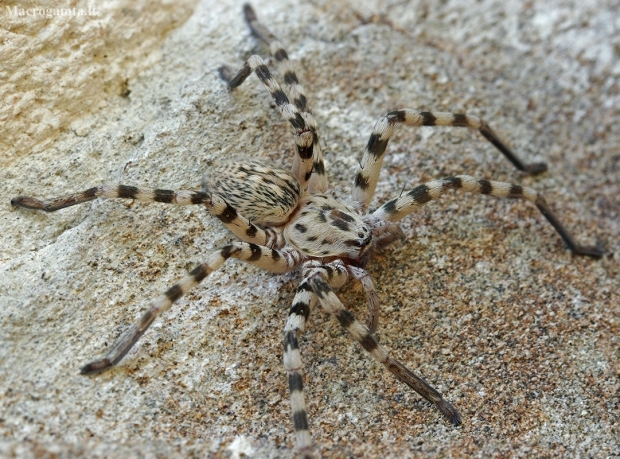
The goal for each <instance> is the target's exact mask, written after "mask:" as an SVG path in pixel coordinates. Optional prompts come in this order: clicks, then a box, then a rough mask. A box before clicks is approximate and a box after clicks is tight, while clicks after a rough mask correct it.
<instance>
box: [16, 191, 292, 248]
mask: <svg viewBox="0 0 620 459" xmlns="http://www.w3.org/2000/svg"><path fill="white" fill-rule="evenodd" d="M97 198H125V199H135V200H137V201H142V202H161V203H166V204H175V205H178V206H187V205H193V204H203V205H204V206H205V207H206V208H207V209H208V210H209V212H210V213H211V214H212V215H213V216H215V217H217V218H219V219H220V220H221V221H222V223H223V224H224V225H225V226H226V228H228V229H229V230H230V231H231V232H232V233H233V234H234V235H235V236H237V237H238V238H239V239H241V240H242V241H245V242H250V243H253V244H258V245H263V246H267V247H274V248H279V247H282V246H283V245H284V239H283V236H282V234H281V233H280V232H277V231H275V230H273V229H270V228H269V229H263V228H260V227H258V226H256V225H254V224H253V223H252V222H250V221H249V220H248V219H246V218H244V217H243V215H240V214H239V213H238V212H237V211H236V210H235V209H234V208H233V207H232V206H230V205H229V204H228V203H227V202H226V201H225V200H224V199H223V198H222V197H220V196H218V195H216V194H211V193H205V192H203V191H190V190H180V191H173V190H162V189H148V188H138V187H135V186H128V185H100V186H96V187H93V188H89V189H88V190H85V191H81V192H79V193H73V194H69V195H65V196H61V197H58V198H53V199H46V200H40V199H37V198H32V197H29V196H17V197H16V198H13V199H11V205H12V206H14V207H23V208H26V209H35V210H43V211H45V212H54V211H56V210H60V209H64V208H65V207H71V206H75V205H77V204H82V203H84V202H88V201H92V200H94V199H97Z"/></svg>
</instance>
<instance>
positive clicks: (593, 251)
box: [571, 245, 605, 258]
mask: <svg viewBox="0 0 620 459" xmlns="http://www.w3.org/2000/svg"><path fill="white" fill-rule="evenodd" d="M571 250H572V252H573V253H574V254H575V255H585V256H588V257H593V258H601V257H602V256H603V255H605V251H604V250H603V249H602V248H600V247H594V246H591V245H577V246H575V247H571Z"/></svg>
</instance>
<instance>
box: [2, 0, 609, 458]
mask: <svg viewBox="0 0 620 459" xmlns="http://www.w3.org/2000/svg"><path fill="white" fill-rule="evenodd" d="M244 12H245V17H246V20H247V22H248V25H249V26H250V29H251V31H252V33H253V34H254V35H255V36H257V37H258V38H259V39H261V40H263V41H264V42H266V43H267V44H269V46H270V48H271V52H272V54H273V56H274V57H275V60H276V61H277V62H278V63H279V67H280V70H281V73H282V76H283V79H284V81H285V83H286V85H287V91H286V92H285V91H284V90H283V89H282V88H281V87H280V85H279V84H278V82H277V81H276V80H275V79H274V78H273V76H272V75H271V73H270V71H269V69H268V68H267V66H266V64H265V62H264V61H263V60H262V59H261V58H260V57H259V56H256V55H253V56H251V57H250V58H249V59H248V60H247V61H246V63H245V64H244V66H243V67H242V68H241V70H240V71H239V72H237V73H236V74H233V72H231V71H230V70H229V69H228V68H227V67H222V68H221V69H220V75H221V76H222V78H223V79H224V80H225V81H226V82H227V83H228V87H229V89H230V90H233V89H235V88H236V87H237V86H239V85H240V84H242V83H243V81H245V79H246V78H247V77H248V76H249V75H251V74H252V73H253V72H254V73H256V75H257V76H258V78H259V79H260V81H261V82H262V83H263V84H264V85H265V87H266V88H267V89H268V91H269V92H270V94H271V96H272V98H273V100H274V102H275V103H276V106H277V108H278V110H279V111H280V113H281V115H282V117H283V118H284V120H286V121H287V122H288V123H289V124H290V126H291V131H292V134H293V136H294V139H295V144H296V155H295V158H294V161H293V166H292V171H290V172H289V171H287V170H284V169H282V168H278V167H275V166H272V165H269V164H267V163H265V162H263V161H258V160H250V159H243V160H241V161H231V162H226V163H223V164H215V165H214V166H213V167H212V168H211V169H210V170H209V171H208V172H207V174H206V175H205V177H204V179H203V184H202V189H201V190H200V191H190V190H180V191H171V190H159V189H157V190H147V189H143V188H138V187H135V186H127V185H115V186H109V185H101V186H96V187H93V188H89V189H87V190H86V191H83V192H79V193H75V194H71V195H67V196H63V197H60V198H56V199H51V200H46V201H42V200H38V199H35V198H31V197H25V196H20V197H17V198H14V199H13V200H12V201H11V203H12V204H13V205H14V206H18V207H25V208H31V209H38V210H44V211H55V210H59V209H62V208H64V207H68V206H72V205H75V204H79V203H83V202H86V201H90V200H93V199H96V198H98V197H106V198H127V199H136V200H140V201H155V202H161V203H169V204H175V205H203V206H204V207H205V208H206V209H207V210H208V212H209V213H211V214H212V215H213V216H215V217H217V218H219V219H220V220H221V222H222V223H223V224H224V225H225V226H226V228H228V229H229V230H230V231H231V232H232V233H233V234H234V235H235V236H237V237H238V238H239V239H240V241H238V242H232V243H230V244H228V245H225V246H224V247H221V248H219V249H217V250H214V251H213V252H211V253H210V254H208V255H207V256H206V259H205V261H204V262H203V263H202V264H200V265H198V266H197V267H196V268H194V269H193V270H192V271H190V272H189V273H188V274H187V276H185V277H184V278H183V279H181V280H180V281H178V282H177V283H175V284H174V285H173V286H171V287H170V288H169V289H168V290H167V291H166V292H165V293H164V294H163V295H162V296H160V297H159V298H157V299H155V300H154V301H153V302H152V303H151V305H150V307H149V308H148V310H147V311H146V312H145V313H144V314H143V315H142V317H141V318H140V319H139V320H138V321H137V322H136V323H135V324H134V325H132V326H131V327H130V328H129V330H127V332H126V333H124V334H123V335H122V336H121V338H120V339H119V340H118V342H117V343H116V344H115V345H114V346H113V347H112V348H111V349H110V350H109V351H108V353H107V355H106V356H105V357H104V358H103V359H101V360H97V361H94V362H92V363H89V364H87V365H86V366H84V367H83V368H82V373H95V372H99V371H103V370H105V369H107V368H109V367H111V366H113V365H115V364H117V363H118V362H119V361H120V360H121V359H122V358H123V356H124V355H126V353H127V352H129V350H130V349H131V348H132V346H133V345H134V344H135V343H136V342H137V341H138V340H139V338H140V337H141V336H142V334H144V332H145V331H146V330H147V329H148V327H149V326H150V325H151V324H152V323H153V321H154V320H155V319H156V318H157V317H158V316H159V315H160V314H161V313H162V312H164V311H166V310H167V309H168V308H170V306H171V305H172V304H173V303H174V302H175V301H177V300H178V299H179V298H181V296H183V295H184V294H185V293H187V292H188V291H189V290H190V289H191V288H192V287H194V286H195V285H196V284H198V283H199V282H201V281H202V280H204V279H205V278H206V277H207V276H208V275H209V274H211V273H212V272H213V271H214V270H216V269H218V268H219V267H220V266H222V264H223V263H224V262H225V261H226V260H228V259H229V258H237V259H239V260H242V261H246V262H248V263H251V264H253V265H255V266H258V267H261V268H263V269H266V270H268V271H271V272H274V273H284V272H290V271H293V270H298V271H299V272H300V284H299V287H298V288H297V291H296V293H295V296H294V299H293V304H292V306H291V308H290V312H289V316H288V319H287V321H286V325H285V327H284V340H283V341H284V358H283V361H284V367H285V368H286V370H287V374H288V383H289V390H290V401H291V410H292V417H293V424H294V428H295V432H296V446H297V448H298V449H299V450H300V451H302V452H304V453H307V454H308V455H310V454H311V446H312V440H311V436H310V430H309V425H308V415H307V409H306V402H305V399H304V391H303V378H302V371H303V364H302V360H301V352H300V348H299V342H298V337H299V336H298V335H299V334H300V333H301V332H303V330H304V328H305V325H306V321H307V320H308V317H309V315H310V313H311V312H312V310H313V308H314V307H315V306H316V304H317V303H318V304H320V306H321V307H323V308H324V309H325V310H326V311H327V312H329V313H330V314H332V315H333V316H334V317H335V318H336V319H337V320H338V322H339V323H340V324H341V326H342V327H343V328H344V329H345V330H346V331H347V332H348V333H349V334H350V335H351V337H352V338H353V339H354V340H356V341H357V342H358V343H359V344H360V345H361V346H362V347H363V348H364V349H365V350H366V351H367V352H368V353H369V354H370V355H371V356H372V357H373V358H374V359H375V360H377V361H378V362H379V363H381V364H383V365H384V366H385V367H386V368H387V369H388V370H389V371H390V372H391V373H392V374H393V375H394V376H395V377H396V378H397V379H399V380H400V381H401V382H403V383H405V384H407V385H408V386H409V387H411V388H412V389H414V390H415V391H416V392H418V393H419V394H420V395H421V396H423V397H424V398H426V399H427V400H428V401H430V402H431V403H433V404H434V405H435V406H436V407H437V408H438V409H439V410H440V411H441V412H442V413H443V414H444V415H445V416H446V417H447V418H448V420H449V421H450V422H451V423H452V424H454V425H455V426H458V425H459V424H461V416H460V414H459V413H458V411H457V410H456V409H455V408H454V407H453V406H452V405H451V404H450V403H449V402H447V401H446V400H445V399H444V398H443V397H442V396H441V394H440V393H439V392H437V391H436V390H435V389H433V388H432V387H431V386H430V385H429V384H428V383H426V382H425V381H424V380H423V379H421V378H420V377H418V376H416V375H415V374H414V373H413V372H412V371H410V370H409V369H408V368H406V367H405V366H404V365H402V364H401V363H400V362H398V361H397V360H395V359H394V358H393V357H391V356H390V353H389V351H388V350H387V349H385V348H384V347H382V346H381V345H380V344H379V343H378V342H377V340H376V339H375V337H374V336H373V334H374V332H375V331H376V328H377V326H378V314H379V301H378V299H377V295H376V293H375V290H374V287H373V284H372V281H371V280H370V276H369V274H368V272H367V271H366V270H365V267H366V265H367V263H368V262H369V261H370V260H371V258H372V254H373V253H374V252H375V250H376V249H382V248H384V247H386V246H387V245H389V244H390V243H392V242H394V241H395V240H397V239H401V238H402V237H403V234H402V232H401V230H400V228H399V226H398V223H397V222H398V221H399V220H401V219H402V218H404V217H406V216H407V215H409V214H411V213H412V212H413V211H415V210H417V209H418V208H419V207H420V206H422V205H424V204H425V203H427V202H429V201H431V200H434V199H437V198H439V197H440V196H442V195H443V194H444V193H446V192H447V191H449V190H461V191H466V192H470V193H478V194H485V195H491V196H496V197H510V198H519V199H525V200H528V201H531V202H533V203H534V204H535V205H536V206H537V207H538V209H539V210H540V211H541V212H542V213H543V215H544V216H545V217H546V218H547V220H548V221H549V222H550V223H551V225H552V226H553V227H554V228H555V229H556V231H557V232H558V234H559V235H560V237H561V238H562V239H563V240H564V242H565V243H566V244H567V245H568V247H569V249H570V250H572V251H573V252H574V253H575V254H580V255H588V256H593V257H598V256H600V255H602V251H601V250H599V249H597V248H594V247H588V246H582V245H579V244H577V243H576V242H575V241H574V239H573V238H572V236H571V235H570V234H569V232H568V231H567V230H566V229H565V228H564V227H563V226H562V224H561V223H560V222H559V220H558V219H557V217H556V216H555V215H554V214H553V213H552V212H551V210H550V207H549V206H548V205H547V203H546V202H545V200H544V199H543V198H542V196H541V195H540V194H539V193H538V192H537V191H536V190H534V189H532V188H526V187H522V186H519V185H511V184H508V183H503V182H495V181H489V180H482V179H477V178H474V177H471V176H467V175H459V176H453V177H447V178H443V179H439V180H433V181H431V182H428V183H426V184H423V185H419V186H417V187H415V188H413V189H411V190H409V191H406V192H405V191H404V192H403V193H401V195H400V196H398V197H396V198H394V199H392V200H390V201H388V202H386V203H384V204H383V205H381V206H379V207H378V208H377V209H376V210H373V211H368V207H369V204H370V202H371V200H372V198H373V195H374V190H375V187H376V185H377V181H378V177H379V172H380V170H381V165H382V162H383V159H384V156H385V152H386V148H387V145H388V142H389V139H390V137H391V136H392V135H393V134H394V132H395V131H396V129H397V127H398V126H400V125H409V126H453V127H467V128H471V129H475V130H478V131H479V132H480V133H481V134H482V135H483V136H484V137H485V138H486V139H487V140H489V141H490V142H491V143H492V144H493V145H494V146H495V147H497V148H498V150H500V151H501V152H502V153H503V154H504V155H505V156H506V157H507V158H508V159H509V160H510V161H511V162H512V163H513V164H514V165H515V166H516V167H517V168H518V169H520V170H522V171H524V172H528V173H539V172H543V171H545V170H546V165H545V164H543V163H534V164H524V163H523V162H522V161H521V160H520V159H519V158H517V157H516V155H515V154H514V153H513V152H512V151H511V150H510V149H509V148H508V147H507V146H506V145H505V144H504V142H502V140H501V139H499V138H498V137H497V136H496V135H495V133H494V132H493V131H492V130H491V129H490V127H489V126H488V125H487V124H486V123H485V122H483V121H482V120H481V119H480V118H477V117H474V116H467V115H464V114H453V113H444V112H428V111H415V110H410V109H403V110H396V111H392V112H389V113H387V114H386V115H384V116H382V117H381V118H380V119H379V120H378V121H377V123H376V124H375V127H374V129H373V132H372V134H371V136H370V139H369V141H368V144H367V146H366V150H365V152H364V154H363V156H362V158H361V161H360V165H359V168H358V170H357V172H356V174H355V177H354V182H353V189H352V196H351V200H350V202H349V203H343V202H340V201H338V200H336V199H334V198H332V197H330V196H329V195H328V194H327V193H326V192H327V189H328V187H327V179H326V176H325V167H324V164H323V156H322V152H321V149H320V144H319V137H318V133H317V126H316V123H315V120H314V118H313V116H312V114H311V113H310V111H309V109H308V107H307V99H306V96H305V93H304V91H303V88H302V87H301V85H300V84H299V81H298V79H297V76H296V74H295V72H294V70H293V68H292V66H291V64H290V62H289V60H288V57H287V54H286V52H285V50H284V48H283V46H282V45H281V44H280V43H279V42H278V41H277V40H276V39H275V37H274V36H273V35H272V34H271V33H270V32H269V30H267V29H266V28H265V27H264V26H262V25H261V24H260V23H259V22H258V21H257V19H256V15H255V14H254V11H253V10H252V8H251V7H249V6H247V5H246V6H245V7H244ZM349 278H353V279H355V280H359V281H360V283H361V284H362V286H363V288H364V291H365V293H366V296H367V299H368V305H369V318H368V320H367V325H364V324H362V323H361V322H360V321H358V320H357V319H356V318H355V316H354V315H353V314H352V313H351V312H350V311H349V310H348V309H347V308H346V307H345V306H344V304H343V303H342V302H341V300H340V299H339V298H338V296H336V294H335V293H334V290H335V289H338V288H340V287H342V286H343V285H344V284H345V283H346V281H347V280H348V279H349Z"/></svg>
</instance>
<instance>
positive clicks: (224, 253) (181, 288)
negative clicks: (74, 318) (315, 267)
mask: <svg viewBox="0 0 620 459" xmlns="http://www.w3.org/2000/svg"><path fill="white" fill-rule="evenodd" d="M229 258H237V259H238V260H241V261H245V262H248V263H251V264H253V265H256V266H258V267H260V268H263V269H265V270H267V271H271V272H274V273H284V272H287V271H291V270H292V269H294V268H295V267H296V266H297V265H298V264H299V262H300V261H301V256H300V255H299V253H298V252H296V251H294V250H285V251H284V250H282V251H278V250H274V249H270V248H268V247H261V246H259V245H256V244H248V243H245V242H234V243H232V244H230V245H227V246H224V247H222V248H221V249H219V250H217V251H215V252H213V253H211V254H210V255H209V256H208V257H207V261H206V262H205V263H202V264H200V265H198V266H197V267H196V268H194V269H193V270H191V271H190V272H189V274H188V275H187V276H185V277H184V278H183V279H181V280H180V281H179V282H177V283H175V284H174V285H173V286H172V287H170V288H169V289H168V290H166V292H165V293H164V294H163V295H161V296H160V297H159V298H157V299H156V300H155V301H153V302H152V303H151V306H150V307H149V309H148V310H147V311H146V312H145V313H144V314H143V315H142V316H141V317H140V319H138V321H137V322H136V323H134V324H133V325H132V326H131V327H130V328H129V330H127V331H126V332H125V333H124V334H123V335H122V336H121V337H120V338H119V340H118V341H117V342H116V344H115V345H114V346H113V347H112V349H110V351H109V352H108V353H107V354H106V356H105V357H104V358H103V359H101V360H97V361H94V362H91V363H89V364H87V365H85V366H83V367H82V369H81V373H83V374H89V373H98V372H100V371H103V370H105V369H107V368H110V367H112V366H114V365H116V364H117V363H118V362H119V361H120V360H121V359H122V358H123V357H124V356H125V355H126V354H127V352H129V351H130V349H131V348H132V347H133V346H134V344H136V343H137V342H138V340H139V339H140V337H141V336H142V335H143V334H144V332H145V331H146V330H147V329H148V328H149V326H150V325H151V324H152V323H153V321H154V320H155V319H156V318H157V317H159V316H160V315H161V314H162V313H163V312H164V311H167V310H168V309H169V308H170V306H172V304H173V303H174V302H175V301H177V300H179V299H180V298H181V297H182V296H183V295H185V294H186V293H187V292H189V291H190V290H191V289H192V288H193V287H195V286H196V285H198V283H200V282H201V281H202V280H203V279H204V278H205V277H207V276H208V275H209V274H211V273H212V272H213V271H215V270H216V269H218V268H219V267H220V266H222V264H223V263H224V262H225V261H226V260H228V259H229Z"/></svg>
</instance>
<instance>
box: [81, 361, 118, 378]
mask: <svg viewBox="0 0 620 459" xmlns="http://www.w3.org/2000/svg"><path fill="white" fill-rule="evenodd" d="M113 365H114V363H112V361H111V360H110V359H101V360H96V361H94V362H90V363H87V364H86V365H84V366H83V367H82V368H80V373H81V374H83V375H90V374H93V373H99V372H101V371H104V370H107V369H108V368H110V367H111V366H113Z"/></svg>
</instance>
